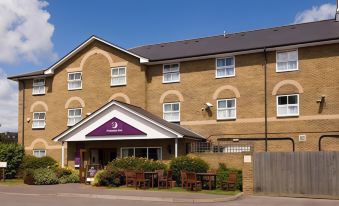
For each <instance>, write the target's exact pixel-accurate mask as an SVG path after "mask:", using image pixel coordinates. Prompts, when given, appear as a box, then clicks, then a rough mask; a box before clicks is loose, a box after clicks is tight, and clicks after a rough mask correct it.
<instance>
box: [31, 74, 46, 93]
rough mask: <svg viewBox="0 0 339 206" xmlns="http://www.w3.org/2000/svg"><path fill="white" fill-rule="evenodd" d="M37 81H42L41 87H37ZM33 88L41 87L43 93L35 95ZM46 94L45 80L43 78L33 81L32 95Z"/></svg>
mask: <svg viewBox="0 0 339 206" xmlns="http://www.w3.org/2000/svg"><path fill="white" fill-rule="evenodd" d="M37 80H44V84H43V85H37V83H36V82H35V81H37ZM34 87H42V88H43V91H42V92H40V93H35V92H34ZM45 93H46V79H45V78H37V79H33V85H32V95H43V94H45Z"/></svg>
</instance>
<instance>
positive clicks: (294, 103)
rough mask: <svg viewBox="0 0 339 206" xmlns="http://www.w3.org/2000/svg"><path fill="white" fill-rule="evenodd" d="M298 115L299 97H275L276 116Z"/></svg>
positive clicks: (296, 95)
mask: <svg viewBox="0 0 339 206" xmlns="http://www.w3.org/2000/svg"><path fill="white" fill-rule="evenodd" d="M298 115H299V95H298V94H292V95H280V96H277V116H278V117H286V116H298Z"/></svg>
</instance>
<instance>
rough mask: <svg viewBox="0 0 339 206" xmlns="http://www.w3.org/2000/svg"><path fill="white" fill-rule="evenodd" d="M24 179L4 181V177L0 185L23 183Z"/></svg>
mask: <svg viewBox="0 0 339 206" xmlns="http://www.w3.org/2000/svg"><path fill="white" fill-rule="evenodd" d="M23 184H24V180H23V179H6V180H5V181H3V179H1V180H0V185H23Z"/></svg>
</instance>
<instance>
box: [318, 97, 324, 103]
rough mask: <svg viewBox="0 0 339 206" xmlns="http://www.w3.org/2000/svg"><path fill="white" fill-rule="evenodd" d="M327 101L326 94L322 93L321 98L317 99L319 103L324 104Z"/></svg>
mask: <svg viewBox="0 0 339 206" xmlns="http://www.w3.org/2000/svg"><path fill="white" fill-rule="evenodd" d="M324 102H325V95H322V96H321V97H320V99H318V100H317V103H319V104H323V103H324Z"/></svg>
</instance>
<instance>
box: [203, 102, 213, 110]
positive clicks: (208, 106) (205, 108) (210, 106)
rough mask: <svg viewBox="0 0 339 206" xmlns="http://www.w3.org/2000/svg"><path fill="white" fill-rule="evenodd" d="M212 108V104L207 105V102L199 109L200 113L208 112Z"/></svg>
mask: <svg viewBox="0 0 339 206" xmlns="http://www.w3.org/2000/svg"><path fill="white" fill-rule="evenodd" d="M212 107H213V104H211V103H209V102H206V103H205V104H204V107H203V108H201V111H210V110H211V108H212Z"/></svg>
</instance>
